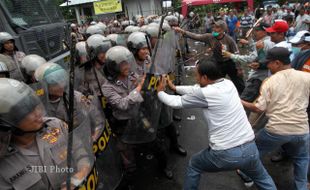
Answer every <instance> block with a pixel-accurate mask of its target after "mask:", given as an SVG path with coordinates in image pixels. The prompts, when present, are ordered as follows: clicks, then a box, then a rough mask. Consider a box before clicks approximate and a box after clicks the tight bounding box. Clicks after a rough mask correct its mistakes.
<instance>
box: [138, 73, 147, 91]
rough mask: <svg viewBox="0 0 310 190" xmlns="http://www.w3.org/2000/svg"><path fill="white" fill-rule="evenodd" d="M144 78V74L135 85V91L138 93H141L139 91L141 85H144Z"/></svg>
mask: <svg viewBox="0 0 310 190" xmlns="http://www.w3.org/2000/svg"><path fill="white" fill-rule="evenodd" d="M145 77H146V74H144V75H143V77H142V78H140V80H139V81H138V83H137V87H136V90H137V91H138V92H141V90H142V87H143V84H144V81H145Z"/></svg>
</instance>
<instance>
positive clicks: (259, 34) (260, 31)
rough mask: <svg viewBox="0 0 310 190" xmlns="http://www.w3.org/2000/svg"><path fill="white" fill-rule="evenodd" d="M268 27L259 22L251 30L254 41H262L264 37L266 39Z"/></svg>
mask: <svg viewBox="0 0 310 190" xmlns="http://www.w3.org/2000/svg"><path fill="white" fill-rule="evenodd" d="M269 27H270V25H269V24H267V23H264V22H261V23H260V24H258V25H257V26H256V27H255V28H254V30H253V34H254V38H255V40H256V41H259V40H261V39H263V38H264V37H266V36H267V32H266V28H269Z"/></svg>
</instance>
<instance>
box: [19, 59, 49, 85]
mask: <svg viewBox="0 0 310 190" xmlns="http://www.w3.org/2000/svg"><path fill="white" fill-rule="evenodd" d="M44 63H46V60H45V59H44V58H43V57H41V56H39V55H36V54H30V55H27V56H25V57H24V58H23V59H22V65H21V68H22V69H23V71H24V72H25V74H26V76H27V78H28V80H29V81H27V82H29V83H30V82H31V83H32V82H35V77H34V72H35V70H36V69H37V68H39V67H40V66H41V65H43V64H44Z"/></svg>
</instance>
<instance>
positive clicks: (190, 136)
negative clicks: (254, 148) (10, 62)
mask: <svg viewBox="0 0 310 190" xmlns="http://www.w3.org/2000/svg"><path fill="white" fill-rule="evenodd" d="M189 44H190V49H191V51H192V53H191V54H190V55H189V57H194V59H192V60H191V61H189V62H187V65H194V62H195V61H196V60H197V59H196V56H197V55H198V54H200V53H201V51H203V50H205V46H204V44H202V43H195V42H194V41H191V40H190V42H189ZM245 51H246V50H244V49H242V48H241V52H245ZM197 57H200V56H197ZM243 68H244V70H245V75H246V72H247V70H248V69H247V67H246V65H243ZM194 83H195V79H194V72H193V69H189V70H186V73H185V76H184V85H192V84H194ZM179 115H180V116H181V117H182V121H180V122H175V124H176V126H177V128H178V130H179V131H180V136H179V143H180V144H181V145H182V146H183V147H184V148H185V149H186V150H187V156H186V157H182V156H179V155H177V154H175V153H172V152H171V153H170V154H169V167H170V168H172V169H173V172H174V177H173V179H172V180H169V179H167V178H165V177H164V176H163V174H162V173H160V172H159V171H158V168H157V164H156V159H152V160H144V161H145V163H143V164H144V165H145V166H144V168H143V169H142V171H141V173H140V175H139V179H137V184H136V188H135V189H139V190H180V189H182V188H183V181H184V175H185V171H186V167H187V164H188V161H189V159H190V157H191V156H192V155H193V154H195V153H197V152H199V151H200V150H202V149H205V148H207V147H208V129H207V124H206V122H205V121H204V118H203V115H202V111H201V110H200V109H186V110H181V111H180V112H179ZM270 157H271V155H268V156H266V157H265V158H264V160H263V163H264V166H265V168H266V169H267V170H268V172H269V174H270V175H271V176H272V178H273V179H274V181H275V183H276V185H277V188H278V189H279V190H291V189H293V167H292V162H291V161H289V160H286V161H283V162H278V163H273V162H271V161H270ZM142 162H143V161H142ZM200 189H201V190H205V189H208V190H245V189H250V190H255V189H257V188H256V187H255V186H253V187H251V188H246V187H245V186H244V184H243V182H242V180H241V179H240V178H239V177H238V176H237V174H236V172H235V171H228V172H218V173H204V174H203V175H202V176H201V180H200Z"/></svg>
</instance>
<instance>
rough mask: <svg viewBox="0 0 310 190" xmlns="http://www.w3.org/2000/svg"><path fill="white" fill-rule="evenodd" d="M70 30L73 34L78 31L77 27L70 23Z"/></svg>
mask: <svg viewBox="0 0 310 190" xmlns="http://www.w3.org/2000/svg"><path fill="white" fill-rule="evenodd" d="M70 28H71V30H72V31H73V32H76V31H77V29H78V26H77V25H76V24H74V23H72V24H71V25H70Z"/></svg>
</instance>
